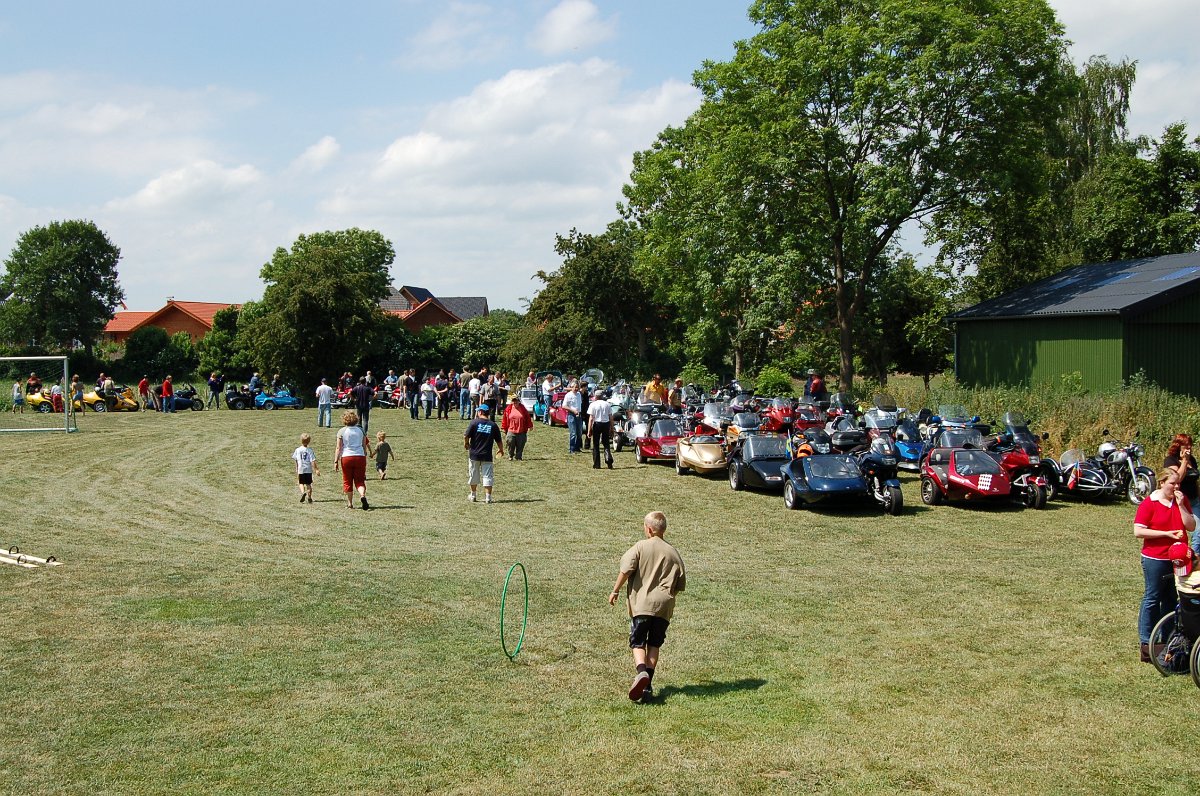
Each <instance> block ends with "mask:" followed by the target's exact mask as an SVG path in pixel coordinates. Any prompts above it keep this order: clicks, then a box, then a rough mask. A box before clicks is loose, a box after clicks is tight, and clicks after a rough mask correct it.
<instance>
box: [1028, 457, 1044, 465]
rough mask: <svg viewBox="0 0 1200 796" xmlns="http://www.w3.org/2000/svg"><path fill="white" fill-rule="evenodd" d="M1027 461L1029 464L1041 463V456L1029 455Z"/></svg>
mask: <svg viewBox="0 0 1200 796" xmlns="http://www.w3.org/2000/svg"><path fill="white" fill-rule="evenodd" d="M1029 463H1030V464H1041V463H1042V458H1041V457H1040V456H1030V457H1029Z"/></svg>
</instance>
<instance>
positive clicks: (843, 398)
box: [829, 392, 854, 410]
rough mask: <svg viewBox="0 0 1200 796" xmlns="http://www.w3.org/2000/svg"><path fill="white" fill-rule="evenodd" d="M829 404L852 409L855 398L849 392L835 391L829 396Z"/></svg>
mask: <svg viewBox="0 0 1200 796" xmlns="http://www.w3.org/2000/svg"><path fill="white" fill-rule="evenodd" d="M829 405H830V406H832V407H836V408H838V409H845V410H850V409H853V408H854V399H853V398H851V397H850V393H848V392H835V393H834V394H833V395H832V396H831V397H830V398H829Z"/></svg>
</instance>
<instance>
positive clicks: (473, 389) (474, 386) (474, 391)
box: [467, 375, 483, 415]
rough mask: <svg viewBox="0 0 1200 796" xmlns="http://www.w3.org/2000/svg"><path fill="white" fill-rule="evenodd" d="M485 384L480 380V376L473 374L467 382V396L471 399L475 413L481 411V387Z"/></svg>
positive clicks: (472, 411) (472, 410)
mask: <svg viewBox="0 0 1200 796" xmlns="http://www.w3.org/2000/svg"><path fill="white" fill-rule="evenodd" d="M482 386H483V382H481V381H480V380H479V376H478V375H476V376H472V377H471V380H470V381H469V382H467V397H468V398H470V399H471V414H472V415H474V414H475V413H476V412H477V411H479V388H480V387H482Z"/></svg>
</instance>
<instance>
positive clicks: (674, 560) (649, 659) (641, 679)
mask: <svg viewBox="0 0 1200 796" xmlns="http://www.w3.org/2000/svg"><path fill="white" fill-rule="evenodd" d="M643 527H644V530H645V532H646V538H645V539H642V540H640V541H639V542H638V543H637V544H635V545H634V546H633V547H631V548H629V549H628V550H626V551H625V555H623V556H621V565H620V571H619V573H618V574H617V582H616V583H614V584H613V589H612V593H611V594H609V595H608V604H609V605H616V604H617V600H618V599H619V598H620V593H621V587H622V586H626V585H627V593H626V601H627V602H628V603H629V616H630V622H629V648H630V649H631V650H633V663H634V665H635V666H636V668H637V673H636V675H635V676H634V678H633V685H631V686H630V687H629V698H630V699H631V700H633V701H634V702H641V703H643V704H645V703H646V702H649V701H650V700H652V699H654V670H655V668H656V667H657V666H658V651H659V649H660V648H661V647H662V645H663V643H664V642H665V641H666V638H667V626H668V625H669V624H670V623H671V615H672V614H673V613H674V611H675V595H676V594H678V593H679V592H681V591H683V589H684V586H685V585H686V579H685V577H684V571H683V559H682V558H680V557H679V552H678V551H676V550H675V548H674V547H672V546H671V545H670V544H668V543H667V542H666V541H665V540H664V539H663V534H665V533H666V532H667V516H666V515H665V514H663V513H662V512H661V511H652V512H650V513H649V514H647V515H646V518H645V520H644V521H643Z"/></svg>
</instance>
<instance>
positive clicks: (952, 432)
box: [938, 428, 983, 448]
mask: <svg viewBox="0 0 1200 796" xmlns="http://www.w3.org/2000/svg"><path fill="white" fill-rule="evenodd" d="M938 445H940V446H942V447H944V448H965V447H967V446H968V445H970V446H971V447H972V448H982V447H983V432H981V431H980V430H979V429H977V428H947V429H945V430H943V431H942V434H941V436H940V437H939V438H938Z"/></svg>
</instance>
